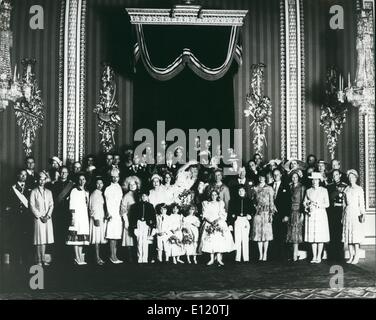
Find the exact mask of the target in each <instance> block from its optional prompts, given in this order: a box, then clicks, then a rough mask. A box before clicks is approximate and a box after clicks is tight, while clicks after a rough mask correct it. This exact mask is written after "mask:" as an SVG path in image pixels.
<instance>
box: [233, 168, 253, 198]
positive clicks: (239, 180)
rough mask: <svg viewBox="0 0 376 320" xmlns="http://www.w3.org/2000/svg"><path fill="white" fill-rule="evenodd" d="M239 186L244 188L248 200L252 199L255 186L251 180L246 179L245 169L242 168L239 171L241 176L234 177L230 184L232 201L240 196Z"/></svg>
mask: <svg viewBox="0 0 376 320" xmlns="http://www.w3.org/2000/svg"><path fill="white" fill-rule="evenodd" d="M239 186H244V189H245V192H246V196H247V197H248V198H251V197H252V187H253V186H254V184H253V182H252V181H251V180H249V179H248V178H246V169H245V167H241V168H240V169H239V175H238V176H237V177H233V178H232V179H231V180H230V182H229V183H228V187H229V189H230V196H231V199H233V198H236V197H237V196H238V190H239Z"/></svg>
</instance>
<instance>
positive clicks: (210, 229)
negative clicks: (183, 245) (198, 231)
mask: <svg viewBox="0 0 376 320" xmlns="http://www.w3.org/2000/svg"><path fill="white" fill-rule="evenodd" d="M205 231H206V233H207V234H208V235H209V236H210V235H212V234H214V233H221V234H222V236H223V232H224V231H223V229H222V227H221V226H220V225H219V224H218V222H215V223H211V224H208V225H207V226H206V228H205Z"/></svg>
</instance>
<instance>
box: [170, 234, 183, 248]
mask: <svg viewBox="0 0 376 320" xmlns="http://www.w3.org/2000/svg"><path fill="white" fill-rule="evenodd" d="M168 242H169V243H170V244H176V245H178V246H181V240H180V239H179V238H178V237H177V236H175V235H172V236H171V237H170V238H168Z"/></svg>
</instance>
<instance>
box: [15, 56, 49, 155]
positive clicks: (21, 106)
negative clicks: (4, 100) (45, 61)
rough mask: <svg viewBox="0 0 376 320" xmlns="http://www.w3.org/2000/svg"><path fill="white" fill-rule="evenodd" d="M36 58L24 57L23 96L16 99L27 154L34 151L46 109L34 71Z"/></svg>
mask: <svg viewBox="0 0 376 320" xmlns="http://www.w3.org/2000/svg"><path fill="white" fill-rule="evenodd" d="M35 63H36V60H35V59H23V60H22V64H23V68H24V71H23V76H22V79H21V81H20V90H21V93H22V97H21V98H19V99H17V100H16V103H15V105H14V112H15V115H16V119H17V124H18V126H19V127H21V130H22V144H23V147H24V151H25V154H26V156H29V155H30V154H31V153H32V150H31V147H32V145H33V143H34V140H35V137H36V132H37V130H38V129H39V128H40V127H42V125H43V121H44V117H45V110H44V103H43V101H42V97H41V91H40V90H39V89H38V83H37V80H36V78H35V73H34V71H33V69H34V66H35Z"/></svg>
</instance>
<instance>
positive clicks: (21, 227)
mask: <svg viewBox="0 0 376 320" xmlns="http://www.w3.org/2000/svg"><path fill="white" fill-rule="evenodd" d="M26 180H27V172H26V170H21V171H20V172H19V174H18V176H17V182H16V183H15V184H14V185H13V186H12V187H11V188H10V192H9V197H8V203H7V206H6V208H5V211H6V212H7V213H9V214H10V215H9V218H10V219H8V221H9V226H10V236H9V240H10V241H11V250H12V252H11V253H13V254H11V257H12V256H13V258H11V259H12V261H13V262H14V263H24V264H25V263H27V262H28V260H29V253H30V252H31V251H32V229H33V220H32V215H31V213H30V211H29V203H28V202H29V198H30V191H29V190H28V188H27V187H28V186H27V185H26Z"/></svg>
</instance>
